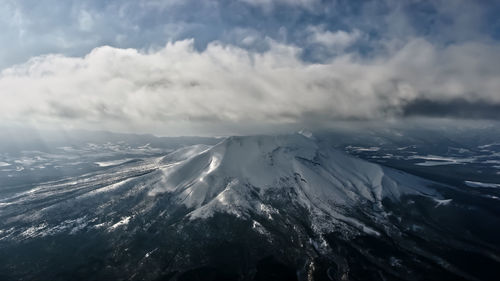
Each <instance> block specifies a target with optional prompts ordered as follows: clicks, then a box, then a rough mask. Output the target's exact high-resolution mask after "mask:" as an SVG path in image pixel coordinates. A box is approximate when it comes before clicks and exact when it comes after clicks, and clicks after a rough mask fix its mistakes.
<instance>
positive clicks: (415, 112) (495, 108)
mask: <svg viewBox="0 0 500 281" xmlns="http://www.w3.org/2000/svg"><path fill="white" fill-rule="evenodd" d="M402 115H403V116H426V117H446V118H463V119H493V120H495V119H496V120H498V119H500V103H492V102H490V101H483V100H478V101H468V100H465V99H463V98H456V99H450V100H445V101H440V100H428V99H416V100H413V101H411V102H409V103H408V104H406V105H404V106H403V107H402Z"/></svg>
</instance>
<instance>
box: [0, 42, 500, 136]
mask: <svg viewBox="0 0 500 281" xmlns="http://www.w3.org/2000/svg"><path fill="white" fill-rule="evenodd" d="M344 35H346V34H341V33H337V34H328V36H327V37H328V38H330V39H332V38H333V39H336V40H337V39H338V40H340V39H342V38H344V37H345V36H344ZM356 36H359V35H356ZM327 37H325V38H326V39H328V38H327ZM341 37H342V38H341ZM345 38H347V37H345ZM345 38H344V39H345ZM342 40H343V39H342ZM342 40H341V41H342ZM269 44H270V46H271V48H270V49H269V51H267V52H265V53H254V52H251V51H248V50H245V49H241V48H238V47H235V46H231V45H222V44H220V43H216V42H214V43H211V44H209V45H208V47H207V48H206V50H204V51H202V52H198V51H196V50H195V49H194V47H193V40H183V41H177V42H174V43H169V44H167V45H166V46H165V47H164V48H162V49H160V50H155V51H138V50H135V49H119V48H112V47H106V46H104V47H99V48H96V49H94V50H93V51H92V52H91V53H89V54H88V55H86V56H84V57H66V56H61V55H48V56H41V57H35V58H33V59H31V60H30V61H29V62H27V63H25V64H21V65H17V66H14V67H10V68H8V69H5V70H3V71H2V72H1V74H0V97H1V99H2V102H1V103H0V119H1V120H3V121H4V122H28V123H36V124H54V125H68V126H73V127H80V128H93V129H112V130H120V131H135V132H153V133H157V134H198V133H199V134H204V133H208V132H212V133H228V134H230V133H254V132H255V131H257V132H258V131H259V130H263V128H267V129H269V128H279V127H280V126H281V127H303V126H318V127H321V126H326V125H327V124H328V123H330V122H332V121H333V120H343V119H369V120H373V119H384V118H391V117H394V116H399V115H404V110H405V106H406V105H407V104H409V103H412V102H414V101H415V100H420V99H425V100H431V101H439V102H446V101H447V100H453V99H463V100H465V101H469V102H476V101H481V102H487V103H493V104H498V103H500V93H499V89H500V79H498V77H500V69H499V68H498V65H500V58H499V56H498V53H499V52H500V47H499V46H498V45H496V44H493V43H492V44H487V43H460V44H458V45H449V46H446V47H436V46H435V45H432V44H431V43H429V42H428V41H426V40H424V39H418V38H415V39H412V40H409V41H408V42H407V43H406V44H404V45H403V47H401V48H398V49H396V50H394V51H391V52H388V53H384V54H381V55H379V56H375V57H372V58H363V59H361V58H359V56H356V55H354V54H349V53H344V54H341V55H338V56H336V57H334V58H333V59H331V60H330V61H327V62H325V63H322V64H311V63H306V62H304V61H302V60H301V59H300V58H299V54H300V52H301V49H300V48H298V47H294V46H289V45H283V44H280V43H276V42H274V41H271V40H270V41H269Z"/></svg>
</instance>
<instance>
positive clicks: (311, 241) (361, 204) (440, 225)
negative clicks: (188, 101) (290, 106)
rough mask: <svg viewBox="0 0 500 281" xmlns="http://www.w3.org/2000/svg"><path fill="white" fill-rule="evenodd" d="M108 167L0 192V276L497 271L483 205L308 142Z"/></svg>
mask: <svg viewBox="0 0 500 281" xmlns="http://www.w3.org/2000/svg"><path fill="white" fill-rule="evenodd" d="M113 163H115V164H113V165H109V166H103V167H102V169H101V170H99V171H98V172H91V173H85V174H82V175H81V176H79V177H76V178H74V177H71V178H68V179H62V180H58V181H52V182H45V183H42V184H37V185H36V186H30V185H27V186H23V187H18V188H15V189H14V188H12V189H6V190H3V193H2V197H1V198H0V249H1V250H2V251H3V252H4V253H5V254H4V255H0V264H1V265H0V272H1V273H0V279H18V278H27V279H37V278H38V277H40V276H43V277H44V278H45V277H47V278H48V279H67V278H69V277H75V276H76V277H77V278H82V279H109V278H112V279H132V280H133V279H148V280H151V279H152V280H155V279H165V280H169V279H173V280H271V279H272V280H294V279H298V280H359V279H364V280H366V279H369V280H389V279H407V280H415V279H417V280H418V279H426V280H428V279H439V280H442V279H471V280H473V279H488V277H490V276H494V274H495V273H496V271H498V270H497V269H495V268H496V267H495V265H496V264H498V262H499V261H500V258H499V255H498V253H499V246H498V245H499V243H498V242H499V241H498V237H497V236H496V235H495V234H498V233H500V232H499V231H498V225H500V216H498V214H495V212H496V211H497V210H498V207H496V206H495V205H494V204H492V203H491V202H490V201H479V200H478V199H477V198H474V197H473V196H472V195H470V194H467V193H466V192H464V191H460V190H457V189H455V188H453V187H450V186H445V185H442V184H438V183H436V182H433V181H429V180H426V179H423V178H419V177H416V176H413V175H410V174H407V173H403V172H400V171H397V170H394V169H391V168H387V167H383V166H380V165H378V164H373V163H369V162H366V161H364V160H360V159H357V158H353V157H352V156H349V155H346V154H345V153H343V152H340V151H338V150H335V149H333V148H332V146H331V145H330V144H329V142H328V141H322V140H318V139H316V138H314V137H313V136H312V135H311V134H293V135H283V136H246V137H230V138H227V139H224V140H222V141H221V142H220V143H218V144H216V145H213V146H211V145H195V146H186V147H183V148H180V149H178V150H176V151H173V152H171V153H168V154H167V155H165V156H154V157H148V158H141V159H129V158H127V161H125V162H113ZM478 218H481V219H480V220H479V219H478ZM485 218H487V220H485ZM491 225H493V227H490V226H491ZM495 225H496V226H495ZM488 227H490V229H489V231H487V229H488ZM54 253H57V255H55V254H54ZM42 257H43V258H42ZM470 258H474V260H475V261H477V262H476V263H477V264H476V263H474V262H472V263H471V262H470V260H469V259H470ZM62 261H64V265H65V266H64V267H57V266H56V265H57V264H59V263H61V262H62ZM26 264H32V266H30V267H26V266H25V265H26ZM464 265H467V266H464ZM479 269H481V270H479Z"/></svg>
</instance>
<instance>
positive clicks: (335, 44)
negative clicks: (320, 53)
mask: <svg viewBox="0 0 500 281" xmlns="http://www.w3.org/2000/svg"><path fill="white" fill-rule="evenodd" d="M308 31H309V32H310V33H311V35H310V37H309V38H310V39H309V40H311V42H312V43H316V44H321V45H323V46H325V47H328V48H329V49H333V50H336V51H342V50H344V49H345V48H347V47H349V46H351V45H352V44H354V43H355V42H356V41H357V40H358V39H359V38H360V37H361V32H360V31H359V30H357V29H354V30H353V31H352V32H347V31H344V30H337V31H335V32H331V31H328V30H324V28H323V27H318V26H309V27H308Z"/></svg>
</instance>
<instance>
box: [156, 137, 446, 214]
mask: <svg viewBox="0 0 500 281" xmlns="http://www.w3.org/2000/svg"><path fill="white" fill-rule="evenodd" d="M162 171H163V175H162V177H163V178H164V179H163V181H164V183H165V185H164V186H160V187H157V188H155V189H153V190H152V191H151V194H152V195H154V194H159V193H163V192H167V193H171V194H174V195H175V198H176V199H177V201H178V202H179V203H182V204H184V205H185V206H186V207H187V208H190V209H193V211H192V212H191V213H190V214H189V216H190V218H191V219H194V218H206V217H209V216H211V215H213V213H214V212H226V213H231V214H235V215H237V216H241V217H249V216H250V213H260V214H261V215H262V214H263V212H267V211H268V209H269V208H270V207H266V206H263V203H262V202H263V201H265V198H266V194H268V193H271V192H280V191H283V192H288V193H293V194H295V195H296V198H295V200H297V203H298V204H300V205H301V206H302V207H304V208H306V209H307V210H309V212H310V213H311V214H314V213H318V214H323V215H328V216H329V217H331V218H334V219H339V220H342V218H343V219H346V218H345V217H344V216H343V215H342V210H343V209H346V208H349V207H352V206H356V205H359V204H362V203H365V202H366V203H371V204H373V205H374V206H376V207H378V208H380V209H381V208H382V204H381V202H382V199H384V198H389V199H390V200H395V201H397V200H399V198H400V196H401V195H402V194H419V195H425V196H435V197H436V198H440V195H439V194H438V193H437V192H436V191H435V190H433V189H431V188H429V186H430V185H431V184H432V183H431V182H428V181H425V180H423V179H419V178H417V177H414V176H411V175H408V174H404V173H401V172H398V171H395V170H391V169H388V168H384V167H381V166H379V165H376V164H372V163H369V162H366V161H363V160H360V159H355V158H353V157H350V156H348V155H345V154H343V153H341V152H339V151H337V150H334V149H331V148H328V147H327V145H325V144H321V143H317V142H316V141H315V140H313V139H310V138H307V137H305V136H303V135H300V134H295V135H289V136H252V137H230V138H228V139H226V140H224V141H223V142H221V143H219V144H217V145H215V146H214V147H212V148H210V149H207V150H205V151H202V152H200V153H199V154H197V155H195V156H193V157H191V158H188V159H186V160H184V161H181V162H178V163H175V164H173V165H170V166H168V167H165V168H162ZM330 222H332V223H333V222H334V220H331V221H330Z"/></svg>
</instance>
